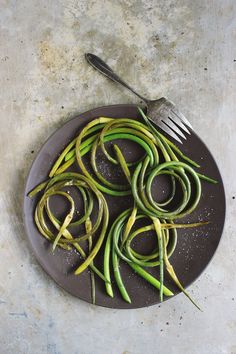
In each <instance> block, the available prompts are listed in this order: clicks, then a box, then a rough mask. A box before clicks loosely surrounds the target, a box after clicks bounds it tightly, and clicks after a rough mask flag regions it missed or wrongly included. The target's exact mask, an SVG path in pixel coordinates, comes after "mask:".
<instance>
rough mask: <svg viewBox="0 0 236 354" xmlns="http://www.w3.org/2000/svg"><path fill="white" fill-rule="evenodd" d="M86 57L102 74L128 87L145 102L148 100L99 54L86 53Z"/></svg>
mask: <svg viewBox="0 0 236 354" xmlns="http://www.w3.org/2000/svg"><path fill="white" fill-rule="evenodd" d="M85 58H86V60H87V61H88V63H89V64H90V65H92V67H93V68H94V69H96V70H98V71H99V72H100V73H101V74H103V75H105V76H106V77H108V78H109V79H110V80H112V81H115V82H117V83H119V84H121V85H122V86H124V87H126V88H127V89H128V90H129V91H131V92H133V93H134V94H135V95H136V96H138V97H139V98H141V100H143V101H144V102H146V103H147V102H148V100H147V99H146V98H145V97H143V96H141V95H140V94H139V93H138V92H136V91H135V90H134V89H133V88H132V87H130V86H129V85H128V84H127V83H126V82H125V81H124V80H122V79H121V78H120V77H119V76H118V75H117V74H116V73H115V72H114V71H113V70H112V69H111V68H110V67H109V66H108V65H107V64H106V63H105V62H104V61H103V60H102V59H101V58H99V57H98V56H96V55H94V54H91V53H86V54H85Z"/></svg>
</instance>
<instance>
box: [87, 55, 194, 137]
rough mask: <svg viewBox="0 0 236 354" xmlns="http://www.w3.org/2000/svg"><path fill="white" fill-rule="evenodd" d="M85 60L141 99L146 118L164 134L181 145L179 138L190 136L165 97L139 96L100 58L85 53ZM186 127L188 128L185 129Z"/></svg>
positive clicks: (179, 114) (182, 121)
mask: <svg viewBox="0 0 236 354" xmlns="http://www.w3.org/2000/svg"><path fill="white" fill-rule="evenodd" d="M85 58H86V60H87V61H88V63H89V64H90V65H92V66H93V68H95V69H96V70H98V71H99V72H100V73H102V74H103V75H105V76H107V77H108V78H109V79H111V80H112V81H115V82H117V83H119V84H121V85H123V86H124V87H126V88H127V89H128V90H130V91H131V92H133V93H134V94H135V95H136V96H138V97H139V98H141V100H142V101H144V102H145V104H146V106H147V116H148V118H149V119H150V120H151V121H152V122H153V123H154V124H156V125H157V126H158V127H159V128H161V129H162V130H163V131H164V132H166V133H167V134H169V135H170V136H171V137H172V138H174V139H175V140H177V141H178V142H179V143H182V141H181V139H180V137H181V138H183V139H186V135H185V134H184V133H187V134H191V133H190V131H189V129H188V128H191V129H192V126H191V124H190V123H189V121H188V120H187V119H186V118H185V116H184V115H183V114H182V113H181V112H180V111H179V109H178V108H177V107H176V106H175V104H174V103H173V102H171V101H170V100H168V99H167V98H165V97H161V98H159V99H157V100H149V99H147V98H145V97H143V96H141V95H140V94H139V93H138V92H136V91H135V90H134V89H133V88H132V87H131V86H129V85H128V84H127V83H126V82H125V81H124V80H122V79H121V78H120V77H119V76H118V75H117V74H116V73H115V72H114V71H113V70H112V69H111V68H110V67H109V66H108V65H107V64H106V63H105V62H104V61H103V60H102V59H101V58H99V57H98V56H96V55H94V54H91V53H86V54H85ZM187 127H188V128H187Z"/></svg>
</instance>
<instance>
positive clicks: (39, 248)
mask: <svg viewBox="0 0 236 354" xmlns="http://www.w3.org/2000/svg"><path fill="white" fill-rule="evenodd" d="M100 116H105V117H112V118H121V117H123V118H124V117H126V118H133V119H137V118H138V117H139V114H138V112H137V107H136V106H135V105H113V106H106V107H100V108H96V109H93V110H90V111H88V112H85V113H83V114H80V115H79V116H78V117H75V118H73V119H71V120H69V121H68V122H66V123H65V124H64V125H63V126H62V127H61V128H59V129H58V130H57V131H56V132H55V133H54V134H53V135H52V136H51V137H50V138H49V139H48V140H47V141H46V143H45V144H44V145H43V146H42V148H41V150H40V151H39V153H38V155H37V157H36V158H35V160H34V162H33V164H32V167H31V169H30V172H29V175H28V178H27V181H26V186H25V193H24V207H23V212H24V224H25V229H26V234H27V236H28V239H29V242H30V245H31V247H32V249H33V252H34V254H35V257H36V258H37V260H38V262H39V263H40V264H41V266H42V268H43V269H44V270H45V271H46V272H47V273H48V274H49V275H50V276H51V278H52V279H54V280H55V281H56V283H57V284H58V285H59V286H61V287H62V288H63V289H65V290H66V291H68V292H69V293H70V294H72V295H74V296H77V297H78V298H80V299H82V300H85V301H87V302H89V303H91V285H90V272H89V270H86V271H85V272H83V273H82V274H81V275H79V276H76V275H74V270H75V269H76V267H77V266H78V264H79V263H80V259H79V256H78V254H77V253H76V252H75V251H64V250H62V249H59V248H57V249H56V250H55V252H54V253H52V252H51V245H50V244H49V242H48V241H47V240H46V239H45V238H44V237H42V236H41V235H40V234H39V232H38V230H37V228H36V226H35V223H34V210H35V206H36V203H37V200H38V199H37V197H35V198H32V199H31V198H29V197H28V196H27V194H28V193H29V191H31V190H32V189H33V188H34V187H35V186H36V185H37V184H39V183H40V182H42V181H44V180H46V179H47V176H48V173H49V171H50V169H51V167H52V165H53V163H54V161H55V159H56V158H57V156H58V155H59V154H60V152H61V151H62V149H63V148H64V147H65V146H66V145H67V143H68V142H69V141H71V140H72V139H73V138H74V137H75V136H77V135H78V132H79V131H80V130H81V128H82V127H84V126H85V125H86V124H87V123H88V122H89V121H91V120H93V119H94V118H97V117H100ZM125 144H127V142H126V143H125ZM177 145H178V144H177ZM179 147H180V148H181V150H182V151H183V152H184V153H185V154H186V155H188V156H189V157H191V158H192V159H193V160H195V161H196V162H198V163H199V164H200V165H201V166H202V167H201V173H204V174H206V175H208V176H210V177H212V178H214V179H216V180H217V181H218V184H210V183H207V182H205V181H203V182H202V197H201V200H200V203H199V205H198V207H197V209H196V210H195V211H194V213H192V214H191V215H190V216H189V217H187V218H185V219H183V221H189V222H196V221H202V220H208V221H210V223H209V224H208V225H206V226H204V227H203V226H202V227H198V228H196V229H181V230H179V231H178V242H177V247H176V249H175V252H174V254H173V255H172V256H171V259H170V260H171V263H172V265H173V267H174V269H175V271H176V273H177V275H178V276H179V279H180V281H181V282H182V284H183V285H184V286H185V287H187V286H189V285H190V284H191V283H192V282H193V281H194V280H196V279H197V277H198V276H199V275H200V274H201V273H202V271H203V270H204V269H205V268H206V266H207V265H208V263H209V262H210V260H211V259H212V257H213V255H214V253H215V251H216V249H217V246H218V244H219V241H220V238H221V235H222V231H223V226H224V219H225V193H224V187H223V183H222V179H221V176H220V173H219V170H218V167H217V165H216V162H215V160H214V158H213V157H212V155H211V153H210V152H209V150H208V148H207V147H206V145H205V144H204V143H203V142H202V141H201V140H200V138H199V137H198V136H197V135H196V134H195V133H192V134H191V135H190V136H188V138H187V140H186V141H185V142H184V144H183V145H179ZM125 148H126V150H127V149H128V150H129V149H130V151H131V153H135V151H136V150H135V149H136V148H135V146H134V145H130V146H128V145H126V146H125ZM74 168H75V169H77V170H78V167H76V166H75V167H74ZM78 172H79V171H78ZM105 173H107V172H106V169H105ZM106 199H107V202H108V206H109V210H110V224H111V222H112V220H114V218H115V217H116V216H117V215H118V214H119V213H120V212H121V211H122V210H124V207H125V208H128V207H129V206H131V205H132V199H131V198H130V197H120V198H119V199H117V198H116V200H115V202H114V198H113V197H111V196H108V197H106ZM53 203H54V206H55V208H56V209H57V212H58V213H60V212H63V208H64V207H65V206H64V205H63V203H64V201H62V200H61V199H58V200H54V201H53ZM181 221H182V220H181ZM110 224H109V225H110ZM148 239H150V240H151V239H152V238H151V237H150V238H148ZM146 240H147V239H146ZM150 242H151V241H150ZM148 243H149V241H146V244H147V247H150V244H149V245H148ZM97 257H98V256H97ZM97 262H98V263H97V265H98V266H101V265H102V250H101V251H100V253H99V257H98V260H97ZM95 263H96V262H95ZM149 271H150V272H151V273H152V274H153V275H155V276H157V277H158V268H154V269H151V270H150V269H149ZM121 274H122V277H123V280H124V283H125V285H126V287H127V291H128V293H129V295H130V297H131V300H132V303H131V304H128V303H126V302H124V300H123V299H122V298H121V296H120V294H119V291H118V289H117V288H116V286H115V285H114V298H110V297H109V296H108V295H106V292H105V287H104V283H103V282H102V281H100V279H98V277H96V305H100V306H105V307H111V308H139V307H145V306H150V305H154V304H157V303H159V292H158V291H157V290H156V289H155V288H153V287H152V285H150V284H148V283H147V282H146V281H145V280H144V279H142V278H140V277H139V276H138V275H136V274H135V273H134V272H133V271H132V270H131V269H130V267H129V266H128V265H126V264H124V263H121ZM165 285H167V286H168V287H169V288H170V289H171V290H172V291H173V292H174V293H175V294H178V293H179V290H178V289H177V288H176V286H175V285H174V284H173V283H172V281H171V280H170V279H169V278H168V277H166V280H165ZM202 291H204V289H202ZM186 301H187V299H186Z"/></svg>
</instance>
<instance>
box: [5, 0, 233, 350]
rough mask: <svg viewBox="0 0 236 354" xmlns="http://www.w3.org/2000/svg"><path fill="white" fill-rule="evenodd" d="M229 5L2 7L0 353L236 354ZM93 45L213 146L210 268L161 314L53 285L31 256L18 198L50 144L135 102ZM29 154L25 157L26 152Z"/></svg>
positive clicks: (149, 0) (8, 1)
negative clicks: (223, 210) (219, 220)
mask: <svg viewBox="0 0 236 354" xmlns="http://www.w3.org/2000/svg"><path fill="white" fill-rule="evenodd" d="M235 49H236V3H235V1H234V0H221V1H220V0H210V1H203V0H200V1H194V0H188V1H187V0H186V1H184V0H178V1H174V0H166V1H164V0H162V1H154V0H146V1H145V0H137V1H134V0H123V1H122V0H116V1H115V0H113V1H112V0H101V1H98V0H97V1H96V0H95V1H91V0H89V1H85V0H81V1H74V0H67V1H61V0H59V1H56V0H53V1H45V0H41V1H36V0H31V1H29V0H28V1H27V0H21V1H20V0H18V1H17V0H5V1H4V0H0V82H1V90H0V122H1V128H0V131H1V135H0V141H1V143H0V149H1V150H0V151H1V154H0V168H1V173H0V352H1V354H11V353H36V354H37V353H49V354H59V353H60V354H64V353H65V354H67V353H69V354H70V353H71V354H75V353H77V354H143V353H148V354H152V353H161V354H162V353H169V354H172V353H193V354H208V353H211V354H219V353H230V354H235V353H236V335H235V333H236V295H235V292H236V276H235V267H236V264H235V258H236V226H235V212H236V199H233V197H234V196H236V180H235V170H236V164H235V156H236V140H235V131H236V120H235V119H236V116H235V102H236V75H235V68H236V52H235ZM86 51H91V52H95V53H97V54H98V55H102V56H103V57H104V58H105V59H108V63H109V64H110V65H112V66H113V67H114V68H115V69H117V71H118V72H120V74H122V76H123V77H125V78H127V80H128V81H129V82H130V83H132V84H133V85H134V86H136V87H137V88H138V89H139V91H140V92H141V93H143V94H146V95H147V96H149V97H151V98H155V97H159V96H161V95H166V96H168V97H169V98H171V99H172V100H173V101H175V102H177V103H178V106H179V107H180V108H181V109H182V111H183V112H184V113H185V114H186V116H187V117H188V118H189V120H190V121H191V122H192V124H193V126H194V127H195V130H196V132H197V133H198V134H199V135H200V136H201V137H202V139H203V140H204V141H205V142H206V143H207V144H208V146H209V148H210V150H211V151H212V153H213V155H214V157H215V158H216V161H217V162H218V164H219V167H220V170H221V172H222V175H223V179H224V182H225V188H226V198H227V207H228V209H227V220H226V226H225V230H224V235H223V240H222V242H221V244H220V247H219V249H218V252H217V254H216V256H215V257H214V260H213V262H212V263H211V264H210V266H209V267H208V268H207V270H206V271H205V272H204V274H203V275H202V276H201V277H200V278H199V279H198V281H196V282H195V283H194V284H193V285H192V286H191V287H190V291H191V293H193V294H194V298H195V299H196V300H197V302H198V303H199V304H201V306H202V307H203V309H204V312H203V313H201V312H199V311H197V310H196V309H195V308H194V307H193V306H192V304H191V303H190V302H189V301H187V300H186V298H184V296H183V295H179V296H177V297H176V298H174V299H172V300H170V301H168V302H166V303H164V304H163V305H162V306H161V307H158V306H154V307H151V308H147V309H139V310H132V311H117V310H110V309H103V308H98V307H94V306H91V305H88V304H86V303H84V302H82V301H80V300H78V299H76V298H73V297H72V296H70V295H68V294H67V293H66V292H64V291H63V290H61V289H60V288H58V287H57V286H56V285H55V283H54V282H53V281H51V279H49V277H48V276H47V275H46V274H45V273H44V272H43V271H42V269H41V267H40V266H39V265H38V264H37V262H36V260H35V258H34V256H33V254H32V253H31V251H30V249H29V245H28V243H27V240H26V236H25V232H24V228H23V224H22V218H21V202H22V193H23V185H24V180H25V177H26V175H27V173H28V170H29V167H30V164H31V163H32V160H33V158H34V156H35V154H36V153H37V151H38V149H39V148H40V146H41V144H42V143H43V142H44V141H45V139H46V138H47V137H48V136H49V135H50V134H51V133H52V132H53V131H54V130H55V129H56V128H57V127H59V126H61V124H63V122H65V121H66V120H67V119H68V118H70V117H72V116H74V115H75V114H77V113H79V112H83V111H84V110H87V109H90V108H92V107H96V106H99V105H104V104H115V103H128V102H134V103H135V102H137V100H136V99H135V98H134V97H133V96H131V95H130V94H129V93H127V92H125V91H124V90H123V89H121V88H120V87H117V86H115V85H114V84H112V83H110V82H109V81H108V80H106V79H105V78H103V77H102V76H100V75H98V74H97V73H95V72H94V71H93V69H92V68H89V67H88V65H87V64H86V63H85V61H84V56H83V55H84V52H86ZM33 151H34V152H33Z"/></svg>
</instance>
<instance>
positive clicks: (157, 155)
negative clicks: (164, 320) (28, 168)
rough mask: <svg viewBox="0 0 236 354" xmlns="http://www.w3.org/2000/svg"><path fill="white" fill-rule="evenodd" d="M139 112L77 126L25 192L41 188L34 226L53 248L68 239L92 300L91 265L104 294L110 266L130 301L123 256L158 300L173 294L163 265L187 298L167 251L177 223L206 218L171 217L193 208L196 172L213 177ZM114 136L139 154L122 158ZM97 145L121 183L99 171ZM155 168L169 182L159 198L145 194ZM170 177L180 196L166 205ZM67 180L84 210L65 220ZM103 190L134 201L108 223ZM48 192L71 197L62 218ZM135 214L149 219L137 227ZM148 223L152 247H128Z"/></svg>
mask: <svg viewBox="0 0 236 354" xmlns="http://www.w3.org/2000/svg"><path fill="white" fill-rule="evenodd" d="M140 113H141V115H142V117H143V120H144V122H140V121H137V120H132V119H126V118H116V119H113V118H107V117H99V118H97V119H94V120H92V121H91V122H90V123H88V124H87V125H86V126H85V127H84V128H83V129H82V130H81V132H80V134H79V135H78V136H77V137H76V138H75V139H74V140H72V141H71V142H70V143H69V144H68V146H67V147H66V148H65V149H64V150H63V151H62V153H61V154H60V156H59V158H58V159H57V161H56V162H55V164H54V165H53V167H52V169H51V171H50V174H49V180H48V181H46V182H43V183H41V184H40V185H39V186H37V187H36V188H35V189H34V190H33V191H32V192H31V193H30V196H31V197H33V196H34V195H36V194H37V193H38V192H41V193H42V196H41V197H40V199H39V201H38V203H37V206H36V210H35V223H36V225H37V227H38V230H39V231H40V233H41V234H42V235H43V236H44V237H46V238H47V239H48V240H49V241H50V242H52V244H53V247H52V248H53V250H54V249H55V248H56V247H57V246H58V247H61V248H63V249H65V250H68V249H70V248H71V247H75V248H76V250H77V251H78V252H79V253H80V255H81V256H82V257H83V258H84V261H83V263H82V264H81V265H80V266H79V267H78V268H77V270H76V271H75V274H77V275H79V274H80V273H81V272H83V271H84V270H85V269H87V268H88V267H90V269H91V274H92V278H91V283H92V300H93V302H95V280H94V273H96V274H97V275H98V276H99V277H100V278H101V279H103V281H104V282H105V288H106V292H107V294H108V295H109V296H111V297H113V288H112V282H111V269H113V273H114V278H115V282H116V284H117V286H118V288H119V290H120V293H121V296H122V297H123V299H124V300H125V301H127V302H129V303H130V302H131V299H130V297H129V294H128V292H127V290H126V288H125V284H124V282H123V280H122V276H121V272H120V267H119V263H120V262H121V261H122V262H126V263H127V264H128V265H129V266H130V267H131V268H132V269H133V270H134V271H135V272H136V273H137V274H138V275H139V276H141V277H142V278H144V279H145V280H146V281H148V282H149V283H150V284H152V285H153V286H154V287H155V288H157V289H158V290H159V296H160V300H161V301H162V300H163V295H165V296H172V295H173V293H172V291H171V290H169V289H168V288H167V287H165V285H164V269H166V270H167V272H168V273H169V275H170V277H171V278H172V279H173V281H174V283H175V284H176V285H177V286H178V287H179V289H180V290H181V291H183V292H184V293H185V294H186V296H188V297H189V299H190V300H191V301H192V302H193V303H194V301H193V300H192V299H191V298H190V296H189V294H188V293H187V292H186V291H185V289H184V288H183V286H182V285H181V283H180V282H179V280H178V278H177V276H176V274H175V272H174V269H173V267H172V266H171V264H170V261H169V258H170V257H171V255H172V253H173V252H174V250H175V246H176V243H177V229H178V228H187V227H197V226H199V225H203V224H205V223H194V224H176V223H174V221H173V220H176V219H179V218H182V217H184V216H186V215H189V214H190V213H192V212H193V210H195V209H196V207H197V205H198V203H199V200H200V197H201V181H200V180H201V179H203V180H206V181H208V182H212V183H216V181H214V180H212V179H211V178H209V177H207V176H205V175H202V174H199V173H198V172H196V171H195V170H194V168H198V167H200V166H199V165H198V164H197V163H196V162H194V161H192V160H191V159H190V158H189V157H187V156H185V155H184V154H183V153H182V152H181V151H180V150H179V149H178V148H177V146H175V145H174V144H173V143H172V142H171V141H170V140H168V139H167V138H166V137H165V136H164V135H162V134H161V133H160V132H159V131H157V130H156V128H155V127H154V126H153V125H152V124H151V123H150V121H149V120H148V118H147V117H146V116H145V114H144V113H143V111H142V110H140ZM117 139H122V140H130V141H132V142H134V143H136V144H138V145H139V146H140V147H141V148H142V150H143V156H142V157H141V158H140V159H139V160H138V161H135V162H127V161H126V159H125V157H124V155H123V153H122V151H121V149H120V147H119V146H118V145H117V143H115V141H116V140H117ZM107 142H112V143H113V148H114V153H113V154H112V153H111V152H109V151H108V150H107V147H106V143H107ZM98 149H100V150H101V151H102V152H103V154H104V156H105V157H106V158H107V160H108V161H109V162H110V163H112V164H114V165H117V168H119V169H120V170H121V171H122V173H123V174H124V176H125V178H126V183H124V184H117V183H113V182H111V181H109V180H107V178H106V177H105V176H104V175H103V174H102V173H101V172H100V171H99V166H98V163H97V162H98V161H97V151H98ZM88 154H89V156H90V166H91V169H92V171H93V172H92V173H91V172H89V170H88V168H87V164H85V163H84V159H83V158H84V156H86V155H88ZM160 161H162V162H160ZM74 163H75V164H77V165H78V167H79V170H80V172H81V173H72V172H68V169H69V168H70V166H71V165H73V164H74ZM160 175H166V176H168V177H169V178H170V180H171V185H172V191H171V193H170V196H168V197H167V198H166V200H164V202H161V203H160V202H157V201H156V200H154V198H153V195H152V185H153V181H154V179H155V178H156V177H157V176H160ZM177 185H178V186H180V189H181V193H182V196H181V198H180V201H179V203H178V205H177V206H176V207H175V208H173V207H172V206H171V205H172V202H173V199H174V198H175V195H176V191H177ZM69 186H74V187H75V188H76V189H77V190H78V193H79V194H80V196H81V198H82V200H83V205H84V207H83V211H84V214H83V216H82V217H81V218H80V219H78V220H75V221H73V220H72V219H74V215H75V208H76V206H75V202H74V200H73V198H72V196H71V195H70V194H69V193H68V192H67V191H66V190H65V188H67V187H69ZM106 194H108V195H111V196H113V197H114V198H116V197H122V196H127V195H132V196H133V203H134V207H133V208H131V209H127V210H124V211H123V212H122V213H121V214H120V215H119V216H118V217H117V218H116V220H115V221H114V222H113V224H112V225H111V226H110V228H109V229H108V223H109V211H108V207H107V203H106V199H105V195H106ZM54 195H60V196H62V197H64V198H66V200H67V201H68V202H69V204H70V208H69V211H68V214H67V215H66V217H65V218H64V220H58V219H57V218H56V217H55V215H54V214H53V212H52V210H51V209H50V204H49V200H50V198H51V197H52V196H54ZM94 200H96V204H97V210H98V212H97V216H96V221H95V222H94V224H93V225H92V222H91V214H92V212H93V209H94ZM45 214H46V215H47V218H48V219H49V220H50V222H51V224H52V225H53V227H54V229H55V230H56V232H52V231H51V229H50V228H49V227H48V225H47V221H46V219H45ZM138 220H141V221H142V222H144V223H147V221H148V225H146V226H143V227H139V228H137V224H136V221H138ZM75 225H84V229H85V233H84V234H82V235H79V236H78V235H76V236H74V235H72V232H71V231H70V230H71V229H70V227H71V226H75ZM149 231H153V232H154V234H155V235H156V236H155V238H156V246H155V248H154V249H153V251H152V252H151V253H150V254H148V255H144V254H141V253H138V252H136V251H135V250H134V249H133V247H132V242H133V240H134V239H135V238H136V240H139V239H140V237H141V236H142V235H143V234H144V233H145V232H149ZM97 233H99V236H98V238H97V241H96V243H95V244H94V243H93V236H94V235H95V234H97ZM85 240H87V242H88V244H89V251H88V254H86V252H85V251H84V249H83V248H82V246H81V242H82V241H85ZM103 243H104V244H105V250H104V254H103V258H104V269H103V271H101V270H99V269H98V268H97V267H96V266H95V265H94V259H95V257H96V256H97V254H98V253H99V250H100V249H101V246H102V244H103ZM111 264H112V267H111ZM150 267H152V268H153V267H158V268H159V280H158V279H157V278H155V277H154V276H153V275H151V274H150V273H148V271H147V269H148V268H150ZM194 304H195V303H194ZM195 305H196V304H195ZM196 306H197V305H196Z"/></svg>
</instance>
